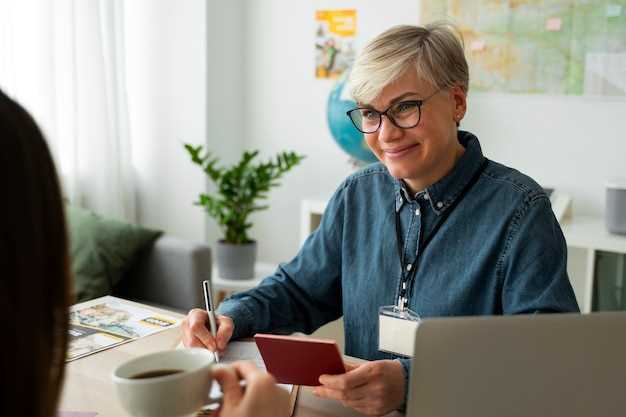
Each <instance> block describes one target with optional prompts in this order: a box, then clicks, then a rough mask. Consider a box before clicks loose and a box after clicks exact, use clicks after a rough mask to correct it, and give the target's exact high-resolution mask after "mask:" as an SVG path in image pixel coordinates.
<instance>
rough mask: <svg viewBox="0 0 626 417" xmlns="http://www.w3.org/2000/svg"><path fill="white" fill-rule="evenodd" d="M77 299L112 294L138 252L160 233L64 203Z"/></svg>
mask: <svg viewBox="0 0 626 417" xmlns="http://www.w3.org/2000/svg"><path fill="white" fill-rule="evenodd" d="M66 214H67V220H68V228H69V235H70V257H71V264H72V272H73V275H74V292H75V295H76V302H82V301H86V300H91V299H92V298H96V297H101V296H103V295H107V294H111V292H112V289H113V287H114V286H115V285H117V284H118V283H119V282H120V280H121V279H122V276H123V275H124V273H125V272H126V271H127V270H128V269H129V268H130V266H131V265H132V264H133V263H134V261H135V260H136V258H137V255H138V254H139V253H140V252H141V251H142V250H143V249H146V248H147V247H149V246H150V245H152V243H153V242H154V241H155V240H156V238H158V237H159V236H160V235H161V234H162V232H161V231H157V230H149V229H145V228H143V227H140V226H134V225H131V224H128V223H124V222H121V221H117V220H112V219H106V218H103V217H101V216H99V215H97V214H95V213H93V212H91V211H89V210H85V209H82V208H79V207H74V206H69V205H68V206H66Z"/></svg>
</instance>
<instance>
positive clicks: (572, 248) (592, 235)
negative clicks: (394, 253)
mask: <svg viewBox="0 0 626 417" xmlns="http://www.w3.org/2000/svg"><path fill="white" fill-rule="evenodd" d="M325 208H326V201H323V200H304V201H302V206H301V227H300V237H301V241H302V242H304V241H305V240H306V238H307V237H308V236H309V234H311V232H312V231H313V230H315V229H316V228H317V226H319V224H320V221H321V219H322V214H323V213H324V209H325ZM561 227H562V228H563V234H564V235H565V240H566V241H567V246H568V261H567V271H568V274H569V277H570V281H571V283H572V287H573V288H574V293H575V294H576V299H577V301H578V305H579V306H580V309H581V311H583V312H585V313H588V312H590V311H591V310H592V307H593V301H594V291H595V290H596V288H595V285H596V283H597V281H598V280H597V278H598V277H596V273H597V272H602V271H607V272H608V273H609V274H611V275H614V280H615V289H616V291H621V294H624V295H623V296H621V295H620V294H617V295H616V297H617V298H618V300H619V301H621V303H622V305H624V304H626V300H625V299H624V298H626V290H624V288H625V287H626V282H624V274H625V273H626V267H625V264H626V262H625V257H626V236H620V235H614V234H610V233H609V232H607V231H606V228H605V226H604V220H603V219H602V218H594V217H571V218H569V219H568V220H567V222H566V223H565V224H562V225H561ZM608 254H614V255H615V259H607V260H606V263H610V265H609V266H606V267H604V266H603V263H602V262H598V259H599V255H603V256H604V257H605V258H604V259H606V258H607V255H608ZM607 272H605V273H607ZM605 279H613V277H612V276H611V277H605Z"/></svg>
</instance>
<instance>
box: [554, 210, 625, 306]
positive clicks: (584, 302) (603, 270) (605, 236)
mask: <svg viewBox="0 0 626 417" xmlns="http://www.w3.org/2000/svg"><path fill="white" fill-rule="evenodd" d="M562 228H563V234H564V235H565V240H566V241H567V246H568V261H567V271H568V273H569V275H570V280H571V282H572V286H573V287H574V291H575V292H576V298H577V299H578V304H579V305H580V309H581V310H582V311H583V312H585V313H588V312H590V311H591V310H592V308H593V309H595V306H594V305H593V302H594V292H596V291H597V288H596V287H597V285H598V284H599V283H600V284H609V283H611V284H612V285H614V287H615V290H616V291H619V290H621V289H623V284H624V282H623V277H624V256H625V254H626V236H621V235H615V234H611V233H609V232H608V231H607V230H606V227H605V225H604V219H602V218H600V217H574V218H572V220H571V221H570V222H568V223H566V224H564V225H562ZM607 274H608V276H607ZM619 301H621V303H622V305H623V303H624V300H623V299H621V296H620V299H619ZM600 307H602V306H600Z"/></svg>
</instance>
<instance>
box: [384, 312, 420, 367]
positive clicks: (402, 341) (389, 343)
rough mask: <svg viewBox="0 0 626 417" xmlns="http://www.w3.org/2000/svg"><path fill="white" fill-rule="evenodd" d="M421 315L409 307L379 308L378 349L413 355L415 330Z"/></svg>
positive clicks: (408, 355)
mask: <svg viewBox="0 0 626 417" xmlns="http://www.w3.org/2000/svg"><path fill="white" fill-rule="evenodd" d="M419 323H420V317H419V315H417V313H415V312H413V311H411V310H409V309H408V308H401V307H398V306H395V305H394V306H384V307H380V308H379V309H378V350H380V351H383V352H388V353H393V354H396V355H402V356H407V357H412V356H413V347H414V345H415V332H416V331H417V326H419Z"/></svg>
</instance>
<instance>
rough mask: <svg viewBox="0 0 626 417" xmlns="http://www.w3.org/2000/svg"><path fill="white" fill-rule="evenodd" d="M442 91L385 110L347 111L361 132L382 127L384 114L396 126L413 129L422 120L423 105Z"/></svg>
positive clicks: (359, 108) (374, 130)
mask: <svg viewBox="0 0 626 417" xmlns="http://www.w3.org/2000/svg"><path fill="white" fill-rule="evenodd" d="M440 91H441V89H439V90H437V91H435V92H434V93H432V94H431V95H429V96H428V97H426V98H425V99H422V100H407V101H400V102H398V103H395V104H392V105H391V106H389V107H388V108H387V109H386V110H385V111H383V112H379V111H378V110H374V109H372V108H368V107H357V108H356V109H352V110H349V111H347V112H346V114H347V115H348V117H349V118H350V120H351V121H352V124H353V125H354V127H356V128H357V130H358V131H359V132H361V133H374V132H376V131H377V130H378V129H380V125H381V124H382V123H383V116H387V118H388V119H389V121H390V122H391V123H393V124H394V125H395V126H396V127H399V128H401V129H411V128H413V127H415V126H417V125H418V124H419V122H420V118H421V117H422V105H423V104H424V103H425V102H426V100H428V99H429V98H431V97H433V96H434V95H435V94H437V93H438V92H440Z"/></svg>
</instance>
